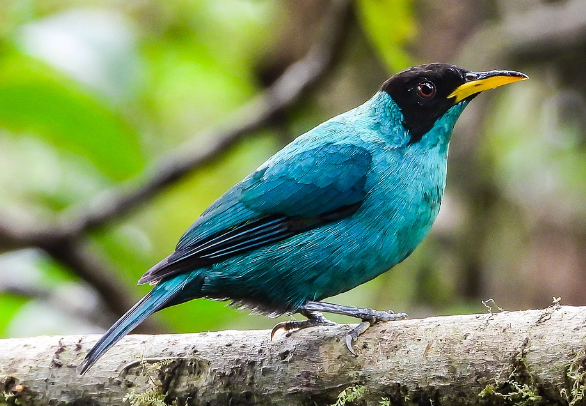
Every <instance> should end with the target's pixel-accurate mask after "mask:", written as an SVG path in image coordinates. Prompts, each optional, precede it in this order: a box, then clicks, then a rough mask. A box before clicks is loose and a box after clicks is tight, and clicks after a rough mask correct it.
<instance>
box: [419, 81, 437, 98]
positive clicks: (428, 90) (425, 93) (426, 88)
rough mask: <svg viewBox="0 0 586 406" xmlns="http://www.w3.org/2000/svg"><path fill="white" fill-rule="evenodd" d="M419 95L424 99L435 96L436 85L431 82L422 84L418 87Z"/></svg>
mask: <svg viewBox="0 0 586 406" xmlns="http://www.w3.org/2000/svg"><path fill="white" fill-rule="evenodd" d="M417 95H418V96H419V97H422V98H424V99H430V98H432V97H433V96H435V85H434V84H433V83H431V82H421V83H420V84H418V85H417Z"/></svg>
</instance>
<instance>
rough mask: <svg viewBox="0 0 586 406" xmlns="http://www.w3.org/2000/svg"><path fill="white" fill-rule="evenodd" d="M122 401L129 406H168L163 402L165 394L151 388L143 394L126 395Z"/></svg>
mask: <svg viewBox="0 0 586 406" xmlns="http://www.w3.org/2000/svg"><path fill="white" fill-rule="evenodd" d="M122 401H123V402H128V403H129V404H130V405H131V406H169V405H168V404H167V403H166V402H165V394H164V393H162V392H161V391H160V389H158V388H151V389H149V390H148V391H146V392H144V393H135V392H131V393H128V394H126V395H125V396H124V398H123V399H122Z"/></svg>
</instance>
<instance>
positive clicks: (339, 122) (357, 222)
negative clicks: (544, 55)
mask: <svg viewBox="0 0 586 406" xmlns="http://www.w3.org/2000/svg"><path fill="white" fill-rule="evenodd" d="M527 78H528V77H527V76H526V75H525V74H523V73H520V72H516V71H509V70H491V71H484V72H473V71H469V70H466V69H463V68H460V67H457V66H455V65H451V64H446V63H431V64H425V65H418V66H414V67H411V68H408V69H406V70H403V71H401V72H398V73H396V74H395V75H393V76H392V77H390V78H389V79H388V80H387V81H385V82H384V83H383V85H382V86H381V87H380V89H379V90H378V91H377V92H376V93H375V94H374V96H373V97H372V98H371V99H370V100H368V101H366V102H365V103H364V104H362V105H360V106H358V107H356V108H354V109H352V110H350V111H347V112H345V113H342V114H340V115H338V116H336V117H333V118H331V119H329V120H328V121H326V122H324V123H322V124H320V125H318V126H317V127H315V128H313V129H311V130H310V131H308V132H306V133H304V134H302V135H300V136H299V137H297V138H296V139H294V140H293V141H292V142H291V143H290V144H288V145H286V146H285V147H284V148H283V149H281V150H280V151H278V152H277V153H276V154H275V155H273V156H272V157H271V158H269V159H268V160H267V161H266V162H265V163H263V164H262V165H261V166H260V167H259V168H258V169H256V170H255V171H254V172H253V173H251V174H250V175H248V176H247V177H245V178H244V179H243V180H242V181H241V182H240V183H238V184H236V185H235V186H233V187H232V188H230V189H229V190H228V191H227V192H225V193H224V194H223V195H222V196H221V197H220V198H218V199H217V200H216V201H215V202H214V203H212V204H211V205H210V206H209V207H208V208H207V209H206V210H205V211H204V212H203V213H202V214H201V216H200V217H199V218H198V219H197V220H196V221H195V222H194V223H193V224H192V225H191V227H189V228H188V229H187V231H186V232H185V233H184V234H183V236H182V237H181V238H180V240H179V242H178V244H177V246H176V248H175V251H174V252H173V253H172V254H171V255H169V256H168V257H166V258H164V259H163V260H162V261H160V262H159V263H157V264H156V265H154V266H153V267H152V268H151V269H149V270H148V271H147V272H146V273H145V274H144V275H143V276H142V277H141V278H140V280H139V281H138V283H139V284H146V283H150V284H151V285H153V288H152V290H151V291H150V292H149V293H147V294H146V295H145V296H144V297H143V298H142V299H141V300H140V301H138V303H136V304H135V305H134V306H133V307H132V308H131V309H130V310H128V312H127V313H126V314H124V315H123V316H122V317H121V318H120V319H119V320H118V321H117V322H116V323H115V324H114V325H113V326H112V327H111V328H110V329H109V330H108V331H107V332H106V333H105V334H104V335H103V336H102V337H101V338H100V339H99V341H98V342H97V343H96V344H95V345H94V347H93V348H92V349H91V350H90V351H89V352H88V354H87V355H86V357H85V358H84V360H83V361H82V363H81V364H80V365H79V367H78V371H79V373H80V374H84V373H86V372H87V371H88V369H89V368H90V367H92V365H94V364H95V363H96V361H97V360H98V359H99V358H100V357H101V356H102V355H104V353H105V352H106V351H108V350H109V349H110V348H111V347H112V346H113V345H115V344H116V343H117V342H118V341H119V340H120V339H122V338H123V337H124V336H125V335H126V334H128V333H129V332H130V331H132V330H133V329H134V328H135V327H136V326H138V325H139V324H140V323H141V322H142V321H144V320H145V319H146V318H147V317H149V316H150V315H151V314H153V313H154V312H156V311H159V310H161V309H163V308H166V307H169V306H174V305H177V304H180V303H184V302H187V301H189V300H192V299H196V298H206V299H213V300H229V301H230V304H231V305H233V306H235V307H239V308H246V309H251V310H253V311H257V312H260V313H262V314H265V315H267V316H271V317H275V316H278V315H282V314H294V313H299V314H301V315H302V316H305V318H306V319H305V320H298V321H295V320H290V321H286V322H282V323H279V324H277V325H276V326H275V328H274V329H273V331H272V333H271V337H272V335H274V334H275V332H276V331H278V330H281V329H283V330H285V331H297V330H300V329H304V328H308V327H312V326H320V325H333V324H335V323H333V322H331V321H329V320H328V319H326V318H325V317H324V316H323V314H322V313H323V312H326V313H336V314H342V315H346V316H351V317H355V318H357V319H359V320H360V323H359V324H358V326H357V327H355V328H354V329H352V330H351V331H350V332H349V333H348V334H347V336H346V340H345V342H346V346H347V347H348V350H349V351H350V352H351V353H353V354H355V353H354V351H353V349H352V342H353V341H354V340H356V339H357V338H358V337H359V335H360V334H362V333H363V332H364V331H365V330H366V329H367V328H368V327H369V326H370V325H371V324H374V323H376V322H379V321H390V320H400V319H404V318H405V317H407V315H406V314H404V313H394V312H393V311H378V310H373V309H367V308H357V307H352V306H344V305H339V304H334V303H327V302H323V301H322V300H323V299H325V298H327V297H330V296H334V295H337V294H339V293H342V292H345V291H348V290H350V289H352V288H354V287H356V286H358V285H360V284H363V283H365V282H367V281H369V280H371V279H373V278H375V277H376V276H378V275H380V274H382V273H384V272H386V271H388V270H390V269H391V268H393V267H394V266H395V265H397V264H398V263H400V262H402V261H403V260H405V259H406V258H407V257H408V256H409V255H410V254H411V253H412V252H413V250H414V249H415V248H416V247H417V246H418V245H419V243H420V242H421V241H422V240H423V238H424V237H425V236H426V235H427V234H428V232H429V231H430V228H431V226H432V224H433V222H434V220H435V218H436V216H437V214H438V212H439V209H440V204H441V201H442V196H443V193H444V189H445V185H446V172H447V156H448V146H449V142H450V138H451V135H452V130H453V128H454V125H455V124H456V121H457V120H458V118H459V116H460V114H461V113H462V111H463V110H464V108H465V107H466V106H467V105H468V104H469V102H470V101H471V100H472V99H473V98H474V97H476V96H477V95H478V94H479V93H480V92H482V91H484V90H488V89H492V88H496V87H498V86H502V85H505V84H508V83H512V82H516V81H519V80H524V79H527Z"/></svg>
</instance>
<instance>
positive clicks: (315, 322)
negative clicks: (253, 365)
mask: <svg viewBox="0 0 586 406" xmlns="http://www.w3.org/2000/svg"><path fill="white" fill-rule="evenodd" d="M299 313H301V314H302V315H304V316H305V317H307V320H300V321H297V320H290V321H283V322H281V323H278V324H277V325H276V326H275V327H273V330H272V331H271V340H272V339H273V337H274V335H275V334H276V332H277V331H279V330H281V329H283V330H285V331H291V330H301V329H304V328H307V327H315V326H335V325H336V323H334V322H333V321H329V320H328V319H326V318H325V317H324V316H323V314H321V313H319V312H314V311H311V310H305V309H300V310H299Z"/></svg>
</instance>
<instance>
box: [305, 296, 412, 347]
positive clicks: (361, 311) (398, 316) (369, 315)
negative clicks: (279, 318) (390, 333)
mask: <svg viewBox="0 0 586 406" xmlns="http://www.w3.org/2000/svg"><path fill="white" fill-rule="evenodd" d="M301 309H302V310H304V311H307V312H327V313H335V314H342V315H344V316H350V317H356V318H357V319H361V320H362V322H361V323H360V324H358V326H356V327H355V328H354V329H352V330H351V331H350V332H349V333H348V335H347V336H346V347H348V351H350V352H351V353H352V354H353V355H356V353H355V352H354V350H353V349H352V341H354V340H356V339H357V338H358V337H359V336H360V335H361V334H362V333H364V332H365V331H366V330H367V329H368V328H369V327H370V326H371V325H373V324H375V323H377V322H379V321H391V320H403V319H405V318H407V314H405V313H395V312H393V311H392V310H388V311H380V310H372V309H368V308H364V307H353V306H344V305H339V304H334V303H325V302H311V301H310V302H307V303H306V304H304V305H303V306H302V307H301ZM318 314H319V313H318Z"/></svg>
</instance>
